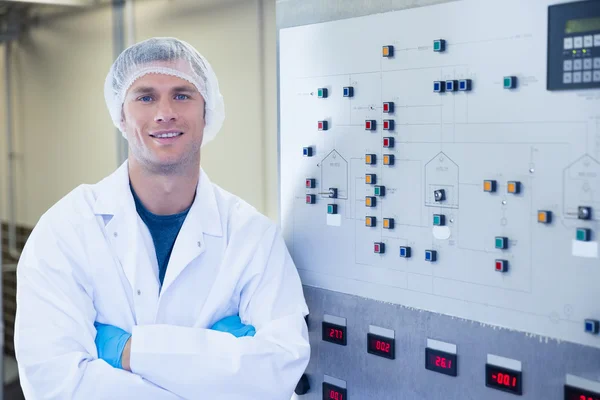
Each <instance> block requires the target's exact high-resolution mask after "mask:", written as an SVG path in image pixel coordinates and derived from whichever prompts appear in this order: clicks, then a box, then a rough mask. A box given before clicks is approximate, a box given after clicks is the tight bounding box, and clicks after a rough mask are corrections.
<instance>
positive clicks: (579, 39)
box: [573, 36, 583, 49]
mask: <svg viewBox="0 0 600 400" xmlns="http://www.w3.org/2000/svg"><path fill="white" fill-rule="evenodd" d="M582 47H583V36H575V37H574V38H573V48H574V49H580V48H582Z"/></svg>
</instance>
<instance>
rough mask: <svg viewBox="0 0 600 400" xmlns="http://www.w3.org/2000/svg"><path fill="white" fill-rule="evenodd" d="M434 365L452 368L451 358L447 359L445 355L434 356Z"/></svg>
mask: <svg viewBox="0 0 600 400" xmlns="http://www.w3.org/2000/svg"><path fill="white" fill-rule="evenodd" d="M435 366H436V367H440V368H445V369H447V368H452V360H448V359H447V358H446V357H440V356H436V357H435Z"/></svg>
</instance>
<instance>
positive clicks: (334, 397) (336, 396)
mask: <svg viewBox="0 0 600 400" xmlns="http://www.w3.org/2000/svg"><path fill="white" fill-rule="evenodd" d="M329 398H330V399H331V400H344V395H343V394H341V393H340V392H336V391H335V390H330V391H329Z"/></svg>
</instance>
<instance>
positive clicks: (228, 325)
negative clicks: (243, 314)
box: [210, 315, 256, 337]
mask: <svg viewBox="0 0 600 400" xmlns="http://www.w3.org/2000/svg"><path fill="white" fill-rule="evenodd" d="M210 329H212V330H213V331H221V332H227V333H231V334H232V335H233V336H235V337H242V336H254V334H255V333H256V329H254V327H253V326H252V325H244V324H243V323H242V321H241V320H240V317H239V316H238V315H232V316H231V317H225V318H223V319H222V320H220V321H218V322H216V323H215V324H214V325H213V326H211V328H210Z"/></svg>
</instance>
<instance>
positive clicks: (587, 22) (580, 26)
mask: <svg viewBox="0 0 600 400" xmlns="http://www.w3.org/2000/svg"><path fill="white" fill-rule="evenodd" d="M590 31H600V17H596V18H580V19H570V20H568V21H567V22H566V24H565V33H566V34H572V33H586V32H590Z"/></svg>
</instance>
